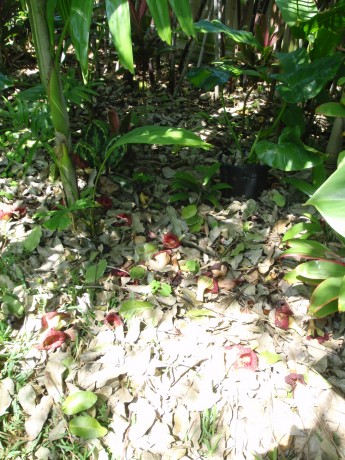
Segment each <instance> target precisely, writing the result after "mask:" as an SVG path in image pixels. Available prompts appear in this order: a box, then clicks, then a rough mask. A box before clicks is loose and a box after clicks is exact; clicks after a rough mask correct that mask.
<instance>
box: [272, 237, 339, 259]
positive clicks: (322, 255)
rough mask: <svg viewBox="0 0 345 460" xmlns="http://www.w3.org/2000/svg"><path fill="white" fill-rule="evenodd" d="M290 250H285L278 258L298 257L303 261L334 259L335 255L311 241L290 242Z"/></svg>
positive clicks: (321, 245) (323, 246) (325, 247)
mask: <svg viewBox="0 0 345 460" xmlns="http://www.w3.org/2000/svg"><path fill="white" fill-rule="evenodd" d="M288 244H289V246H290V248H289V249H286V251H284V252H283V253H282V254H281V256H280V257H284V256H299V257H302V258H305V259H334V258H337V254H335V253H334V252H332V251H331V250H330V249H329V248H328V247H327V246H325V245H323V244H321V243H319V242H318V241H312V240H290V241H289V242H288Z"/></svg>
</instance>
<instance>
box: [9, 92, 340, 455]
mask: <svg viewBox="0 0 345 460" xmlns="http://www.w3.org/2000/svg"><path fill="white" fill-rule="evenodd" d="M179 102H180V103H182V102H181V101H179ZM163 118H164V116H163ZM166 152H167V150H166V149H159V150H158V151H157V152H154V151H149V150H147V149H146V150H145V151H139V150H138V151H136V155H137V160H138V162H137V165H138V167H140V168H141V170H142V171H143V172H145V173H147V174H148V173H149V171H150V168H151V167H150V164H152V165H154V166H153V169H154V170H155V173H157V174H156V175H155V181H154V183H149V184H148V185H147V184H146V185H145V184H144V185H143V186H142V190H141V191H139V190H136V189H135V186H134V185H133V186H132V187H131V186H130V184H129V187H127V188H126V187H121V186H119V184H118V182H116V181H113V180H111V178H104V180H102V183H101V193H102V194H104V196H105V198H107V197H108V195H109V194H111V201H112V207H111V208H110V203H109V200H106V199H105V198H104V197H103V198H102V203H103V202H104V203H106V206H103V208H102V209H97V210H96V212H97V226H98V234H99V235H98V237H97V238H96V239H94V240H91V239H90V238H89V237H88V235H87V232H85V231H84V230H83V229H81V230H80V231H78V232H77V233H76V232H69V231H64V232H61V231H55V232H54V231H51V230H48V229H46V228H44V227H41V226H40V225H38V224H37V221H36V220H35V219H34V218H33V216H34V214H35V213H36V212H37V210H44V209H46V208H47V207H48V206H50V205H51V204H54V203H56V202H57V201H58V200H59V199H60V198H61V194H60V191H59V189H58V187H56V186H55V185H53V184H50V183H49V181H48V177H47V175H46V176H45V177H43V174H44V173H43V172H42V171H41V172H40V177H41V178H42V181H43V180H46V181H47V182H48V184H49V186H48V187H46V188H45V189H44V188H43V187H42V186H41V182H37V180H36V179H34V178H35V177H36V176H35V175H36V172H37V170H36V169H35V167H36V166H35V164H36V163H35V162H33V164H32V165H31V166H30V167H29V169H28V175H27V176H26V178H24V179H23V181H22V183H21V185H20V190H24V189H25V187H26V186H29V187H28V190H30V193H26V194H25V196H24V198H23V200H22V203H20V204H21V207H17V208H16V209H20V211H14V209H15V206H17V205H16V204H15V203H14V201H13V200H12V201H13V202H12V201H11V200H6V199H5V198H3V202H4V205H6V206H4V212H11V213H12V215H11V216H10V219H7V218H6V219H2V220H1V221H0V224H1V235H2V237H1V238H2V242H1V244H2V254H3V257H5V258H6V257H7V258H8V257H9V256H10V255H11V257H13V259H12V260H11V266H6V271H7V272H8V273H9V274H10V276H8V275H7V274H5V273H4V274H2V275H1V278H0V284H1V288H2V291H4V290H6V292H8V295H9V294H10V293H11V295H12V296H14V297H13V298H14V299H16V300H17V301H18V302H19V303H20V305H21V306H23V307H24V311H25V320H24V323H23V324H22V323H21V321H20V317H21V315H20V312H18V310H17V309H18V308H19V307H18V305H17V304H16V303H15V302H12V303H11V302H10V300H9V298H8V299H7V301H6V298H5V296H3V297H2V308H3V310H5V309H6V308H7V310H8V312H9V318H11V320H13V324H14V331H13V334H14V338H12V339H11V341H8V342H7V343H3V344H1V347H2V349H3V351H6V352H7V350H8V348H9V347H10V346H11V344H12V341H13V340H14V341H15V342H17V343H19V342H23V341H24V342H25V343H26V347H25V352H24V354H23V356H22V367H23V370H24V371H25V372H26V374H25V375H27V377H28V378H27V381H26V382H25V385H23V386H22V387H21V388H20V389H16V387H15V385H14V383H13V380H11V379H8V378H6V379H3V380H2V381H1V382H0V385H1V386H0V390H1V395H2V396H1V398H0V400H1V406H0V410H1V413H2V414H5V413H6V412H7V411H8V410H9V408H10V407H11V404H14V402H15V401H18V403H19V404H20V406H21V407H22V409H23V411H24V413H25V415H26V417H25V425H24V427H25V432H26V435H27V437H28V439H29V440H30V441H34V440H36V439H37V438H38V437H39V436H40V435H41V436H42V433H43V430H44V426H45V425H47V424H49V427H50V428H49V431H50V434H49V439H50V440H51V441H52V442H54V440H57V439H61V438H63V437H65V436H66V433H67V432H68V423H67V421H66V420H64V419H61V417H63V416H62V415H61V404H62V402H63V400H66V398H69V397H71V395H72V394H75V393H76V392H78V391H87V392H93V393H94V394H96V395H97V396H98V399H99V401H100V402H103V403H104V404H105V406H106V410H107V417H108V425H107V428H108V431H107V434H106V435H104V436H102V437H100V438H99V439H92V440H88V441H86V442H88V443H89V445H90V448H91V447H92V448H93V454H92V457H90V458H95V459H96V458H100V459H107V458H115V459H117V458H118V459H145V460H155V459H165V460H168V459H171V460H178V459H186V460H187V459H191V460H196V459H203V458H214V459H223V458H224V459H236V460H237V459H257V458H265V456H266V455H268V453H270V452H275V451H276V452H278V453H279V455H280V456H281V457H279V458H289V459H294V458H296V459H297V458H313V459H314V458H332V459H333V458H334V459H337V458H339V459H340V458H344V457H345V441H344V440H345V428H344V423H343V420H344V417H345V401H344V394H345V388H344V384H343V378H344V371H343V367H344V360H345V354H344V351H343V340H342V335H341V334H342V329H341V327H342V325H341V323H339V322H337V321H338V319H335V320H334V322H333V324H329V323H327V321H326V320H319V324H318V326H319V328H321V329H326V330H327V331H328V332H326V334H325V340H318V339H320V337H319V336H317V334H316V335H315V334H314V335H312V336H310V334H309V333H308V327H307V324H308V320H309V318H308V317H307V315H306V313H307V307H308V300H307V299H308V291H307V290H306V288H305V287H304V286H295V287H291V286H290V285H288V284H287V283H286V282H285V281H284V280H283V274H284V272H285V271H286V266H285V265H283V263H282V262H279V261H278V259H277V258H278V256H279V255H280V253H281V252H282V248H283V245H282V243H281V238H282V236H283V235H284V233H285V231H286V230H287V229H288V228H289V227H290V226H291V224H292V222H293V221H294V220H295V219H296V216H298V215H299V214H301V213H302V212H304V209H303V211H302V210H301V209H302V206H300V205H297V204H292V203H291V202H290V200H289V195H288V192H287V191H286V190H284V188H283V187H280V186H279V187H278V192H279V193H280V194H281V195H282V196H283V197H284V198H285V201H286V203H287V204H285V206H278V205H277V203H276V202H275V201H274V200H273V199H272V194H271V193H270V191H266V192H264V193H263V195H262V197H261V198H260V199H258V200H256V201H255V200H252V199H251V200H239V199H230V200H222V206H221V208H220V209H218V210H217V209H216V210H215V209H214V207H212V206H209V205H207V204H205V203H200V204H199V205H198V213H199V214H200V216H201V217H202V219H203V221H204V224H203V227H202V230H201V231H200V232H197V233H193V232H191V231H190V230H189V227H188V225H187V224H186V221H185V219H184V218H183V217H182V216H183V207H184V206H183V205H182V206H181V205H177V204H174V206H172V205H167V203H168V198H169V183H170V182H169V181H170V178H171V177H172V175H173V172H174V171H176V170H177V169H178V168H179V167H181V161H182V163H183V165H182V167H183V168H184V167H187V168H188V167H189V168H191V169H193V166H194V165H195V162H196V161H198V158H199V157H198V155H199V153H198V152H193V151H191V152H187V151H186V152H184V151H181V152H180V155H179V157H178V158H179V159H175V160H174V161H175V162H176V165H177V167H176V168H175V165H174V161H171V159H169V157H168V155H171V154H168V153H166ZM157 158H158V160H159V161H157ZM204 160H205V162H206V163H207V164H210V163H212V162H213V161H214V159H213V158H208V157H205V159H204ZM35 161H36V162H37V164H42V161H44V159H43V158H42V157H40V156H39V155H38V156H37V158H36V160H35ZM150 162H152V163H150ZM157 163H158V165H157ZM140 165H141V166H140ZM151 172H152V171H151ZM46 174H48V172H46ZM126 174H127V176H130V170H128V168H127V169H126V167H125V171H124V175H125V176H126ZM1 181H2V182H3V184H4V187H5V188H8V189H10V185H9V184H6V182H5V180H4V179H1ZM31 184H32V185H31ZM18 190H19V189H18ZM102 203H101V204H102ZM5 208H6V209H7V211H6V209H5ZM24 208H25V212H24V211H23V209H24ZM8 210H10V211H8ZM140 267H141V268H140ZM133 268H135V270H134V272H133V271H132V272H131V270H132V269H133ZM138 268H139V270H138ZM133 273H134V275H133ZM131 274H132V276H131ZM200 278H207V280H208V281H207V283H206V284H205V286H204V290H203V292H202V295H201V294H199V295H198V282H200ZM204 281H205V280H204ZM150 283H151V284H150ZM152 283H153V284H152ZM19 284H20V286H18V285H19ZM14 286H17V287H14ZM152 286H154V289H153V288H152ZM166 286H170V287H171V289H170V290H169V289H167V288H166ZM215 286H217V289H215ZM6 302H7V303H6ZM16 323H18V324H19V325H18V326H17V327H16ZM42 326H44V327H42ZM332 330H333V331H334V334H333V335H330V334H329V332H331V331H332ZM8 359H9V360H10V359H11V357H10V358H8ZM89 411H92V409H89ZM88 413H89V412H88ZM90 413H91V416H92V417H94V416H95V413H93V412H90ZM85 417H86V416H85ZM77 422H78V420H77V421H76V422H75V423H77ZM84 422H85V418H84V419H83V420H80V423H81V424H83V423H84ZM101 425H102V423H101ZM41 447H42V449H43V450H44V449H45V448H44V447H43V446H41ZM34 450H35V449H34ZM110 452H111V456H109V455H110V454H109V453H110ZM49 453H50V450H49V448H48V451H45V452H43V451H42V452H41V453H40V454H39V450H38V449H36V454H35V455H36V456H38V455H41V454H42V458H49ZM44 455H46V457H44ZM30 458H31V457H30ZM32 458H35V457H33V456H32ZM37 458H40V457H37Z"/></svg>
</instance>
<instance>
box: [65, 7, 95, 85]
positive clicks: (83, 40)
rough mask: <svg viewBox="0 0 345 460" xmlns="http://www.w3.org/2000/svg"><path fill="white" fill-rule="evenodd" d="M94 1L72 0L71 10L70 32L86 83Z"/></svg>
mask: <svg viewBox="0 0 345 460" xmlns="http://www.w3.org/2000/svg"><path fill="white" fill-rule="evenodd" d="M93 3H94V2H93V0H72V3H71V11H70V23H69V32H70V34H71V39H72V43H73V46H74V49H75V54H76V56H77V59H78V61H79V63H80V67H81V71H82V74H83V79H84V83H86V81H87V76H88V64H89V57H88V54H89V34H90V25H91V16H92V10H93Z"/></svg>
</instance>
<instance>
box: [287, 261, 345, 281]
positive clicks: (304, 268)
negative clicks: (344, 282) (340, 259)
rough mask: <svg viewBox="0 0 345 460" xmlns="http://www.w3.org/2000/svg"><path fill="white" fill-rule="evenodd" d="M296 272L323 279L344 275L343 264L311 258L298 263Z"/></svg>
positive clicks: (344, 268) (344, 267)
mask: <svg viewBox="0 0 345 460" xmlns="http://www.w3.org/2000/svg"><path fill="white" fill-rule="evenodd" d="M296 272H297V274H298V275H300V276H303V277H304V278H311V279H317V280H325V279H327V278H331V277H335V278H336V277H343V276H345V266H344V265H340V264H339V263H336V262H331V261H329V262H328V261H324V260H312V261H309V262H305V263H304V264H300V265H298V267H296Z"/></svg>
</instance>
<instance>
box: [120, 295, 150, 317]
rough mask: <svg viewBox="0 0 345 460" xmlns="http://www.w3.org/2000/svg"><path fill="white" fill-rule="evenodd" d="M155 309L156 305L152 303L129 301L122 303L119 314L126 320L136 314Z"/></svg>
mask: <svg viewBox="0 0 345 460" xmlns="http://www.w3.org/2000/svg"><path fill="white" fill-rule="evenodd" d="M153 308H154V305H153V304H152V303H150V302H145V301H143V300H135V299H129V300H125V301H124V302H122V303H121V307H120V310H119V313H120V315H122V316H123V317H124V318H130V317H131V316H133V315H135V314H136V313H140V312H142V311H145V310H150V309H153Z"/></svg>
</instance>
